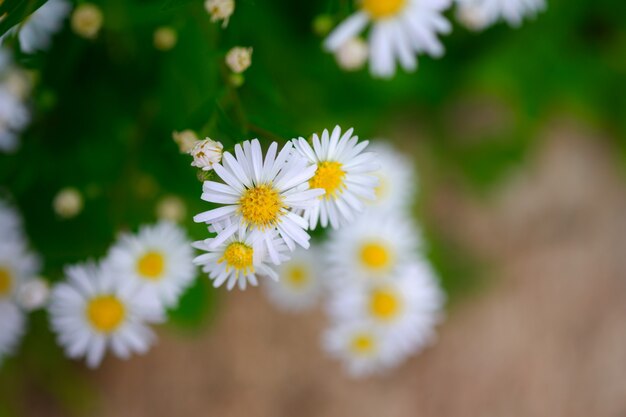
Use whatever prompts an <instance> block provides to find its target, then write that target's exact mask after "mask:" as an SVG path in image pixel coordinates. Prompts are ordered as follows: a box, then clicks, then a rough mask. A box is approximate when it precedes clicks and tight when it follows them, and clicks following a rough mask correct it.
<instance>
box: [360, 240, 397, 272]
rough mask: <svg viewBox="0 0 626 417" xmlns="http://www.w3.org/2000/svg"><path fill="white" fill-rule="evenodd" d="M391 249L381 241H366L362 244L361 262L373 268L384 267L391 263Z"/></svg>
mask: <svg viewBox="0 0 626 417" xmlns="http://www.w3.org/2000/svg"><path fill="white" fill-rule="evenodd" d="M390 258H391V256H390V254H389V250H387V248H386V247H385V246H384V245H381V244H380V243H366V244H364V245H363V246H361V262H363V264H364V265H365V266H366V267H368V268H371V269H382V268H385V267H387V266H388V265H389V261H390Z"/></svg>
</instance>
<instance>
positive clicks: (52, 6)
mask: <svg viewBox="0 0 626 417" xmlns="http://www.w3.org/2000/svg"><path fill="white" fill-rule="evenodd" d="M71 9H72V6H71V4H70V3H69V2H68V1H66V0H49V1H47V2H46V3H44V4H43V6H41V7H40V8H39V9H37V10H35V12H34V13H33V14H31V15H30V16H29V17H27V18H26V20H25V21H24V22H23V23H22V24H21V25H20V26H18V27H16V29H14V30H18V31H19V32H18V38H19V40H20V47H21V48H22V51H23V52H25V53H27V54H31V53H33V52H37V51H40V50H45V49H48V48H49V47H50V42H51V40H52V35H54V34H55V33H56V32H58V31H59V30H60V29H61V27H62V26H63V21H64V20H65V18H66V17H67V15H68V13H69V12H70V10H71Z"/></svg>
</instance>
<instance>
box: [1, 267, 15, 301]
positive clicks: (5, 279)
mask: <svg viewBox="0 0 626 417" xmlns="http://www.w3.org/2000/svg"><path fill="white" fill-rule="evenodd" d="M12 284H13V279H12V277H11V272H10V271H9V270H8V269H7V268H3V267H0V297H2V296H5V295H8V294H9V292H10V291H11V286H12Z"/></svg>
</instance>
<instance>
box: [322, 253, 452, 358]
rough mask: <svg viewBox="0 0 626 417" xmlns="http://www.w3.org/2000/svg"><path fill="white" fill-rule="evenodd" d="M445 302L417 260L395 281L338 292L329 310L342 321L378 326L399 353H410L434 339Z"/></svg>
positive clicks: (427, 267)
mask: <svg viewBox="0 0 626 417" xmlns="http://www.w3.org/2000/svg"><path fill="white" fill-rule="evenodd" d="M444 302H445V296H444V294H443V292H442V290H441V288H440V287H439V284H438V282H437V280H436V278H435V276H434V274H433V272H432V270H431V268H430V266H429V265H428V264H427V263H426V262H425V261H416V262H412V263H410V264H408V265H406V266H403V267H401V268H400V269H399V270H398V275H397V277H395V278H394V279H392V280H385V281H382V282H377V283H372V284H369V285H355V286H352V287H345V288H343V289H342V290H341V291H335V292H334V293H333V297H332V298H331V300H330V301H329V305H328V309H329V313H330V315H331V316H333V317H335V318H336V319H337V320H339V321H361V320H367V321H371V322H372V323H375V324H376V325H377V326H380V328H382V329H384V330H385V332H386V333H385V334H386V337H388V338H389V340H390V343H393V344H394V346H395V348H396V349H397V350H398V351H399V352H402V353H404V354H411V353H415V352H416V351H417V350H419V349H421V348H422V347H423V346H425V345H427V344H429V343H430V342H432V341H433V340H434V337H435V326H436V325H437V324H438V323H439V322H440V321H441V318H442V309H443V305H444Z"/></svg>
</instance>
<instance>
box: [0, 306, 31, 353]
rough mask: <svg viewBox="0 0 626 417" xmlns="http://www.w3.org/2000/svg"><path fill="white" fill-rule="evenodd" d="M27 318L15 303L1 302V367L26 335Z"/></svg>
mask: <svg viewBox="0 0 626 417" xmlns="http://www.w3.org/2000/svg"><path fill="white" fill-rule="evenodd" d="M25 327H26V318H25V315H24V313H23V312H22V310H20V309H19V307H18V306H17V305H15V303H13V302H11V301H7V300H0V365H1V364H2V360H3V359H4V358H5V357H7V356H9V355H10V354H12V353H13V352H14V351H15V348H16V347H17V344H18V343H19V341H20V339H21V338H22V336H23V334H24V330H25Z"/></svg>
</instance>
